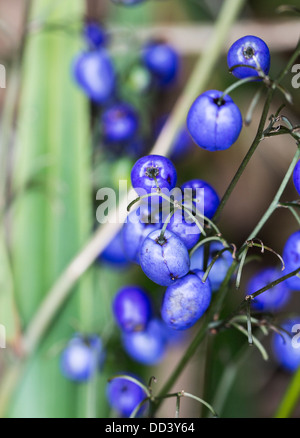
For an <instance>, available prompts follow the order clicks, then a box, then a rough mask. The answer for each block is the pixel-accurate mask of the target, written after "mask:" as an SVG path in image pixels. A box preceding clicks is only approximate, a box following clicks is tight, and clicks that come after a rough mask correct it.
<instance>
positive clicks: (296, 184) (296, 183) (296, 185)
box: [293, 161, 300, 195]
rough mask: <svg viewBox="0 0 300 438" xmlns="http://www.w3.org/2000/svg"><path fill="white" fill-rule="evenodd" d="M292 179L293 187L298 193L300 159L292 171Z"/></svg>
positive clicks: (299, 192) (299, 190)
mask: <svg viewBox="0 0 300 438" xmlns="http://www.w3.org/2000/svg"><path fill="white" fill-rule="evenodd" d="M293 181H294V185H295V188H296V190H297V192H298V194H299V195H300V161H298V163H297V164H296V166H295V169H294V173H293Z"/></svg>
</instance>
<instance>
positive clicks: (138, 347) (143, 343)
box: [122, 319, 167, 365]
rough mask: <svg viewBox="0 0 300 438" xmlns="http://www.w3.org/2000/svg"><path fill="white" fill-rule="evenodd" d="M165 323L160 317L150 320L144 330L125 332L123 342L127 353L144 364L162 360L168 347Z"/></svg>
mask: <svg viewBox="0 0 300 438" xmlns="http://www.w3.org/2000/svg"><path fill="white" fill-rule="evenodd" d="M164 333H165V332H164V329H163V323H162V321H160V320H159V319H152V320H150V321H149V323H148V325H147V327H146V329H145V330H144V331H142V332H132V333H123V336H122V343H123V347H124V349H125V351H126V352H127V354H128V355H129V356H130V357H131V358H132V359H134V360H135V361H137V362H139V363H142V364H144V365H155V364H157V363H159V362H161V361H162V359H163V358H164V356H165V353H166V348H167V339H166V337H165V335H164Z"/></svg>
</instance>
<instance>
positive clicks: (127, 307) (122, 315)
mask: <svg viewBox="0 0 300 438" xmlns="http://www.w3.org/2000/svg"><path fill="white" fill-rule="evenodd" d="M113 313H114V316H115V319H116V321H117V323H118V325H119V327H120V328H121V330H123V331H125V332H133V331H142V330H145V328H146V326H147V324H148V322H149V320H150V318H151V314H152V305H151V301H150V298H149V296H148V295H147V293H146V292H145V291H144V290H143V289H141V288H140V287H137V286H125V287H123V288H122V289H121V290H119V292H118V293H117V294H116V296H115V298H114V301H113Z"/></svg>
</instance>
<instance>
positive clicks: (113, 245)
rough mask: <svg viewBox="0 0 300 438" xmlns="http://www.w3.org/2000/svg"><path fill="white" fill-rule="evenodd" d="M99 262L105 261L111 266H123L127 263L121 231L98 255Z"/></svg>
mask: <svg viewBox="0 0 300 438" xmlns="http://www.w3.org/2000/svg"><path fill="white" fill-rule="evenodd" d="M98 261H99V262H103V261H104V262H107V263H108V264H109V265H111V266H115V267H120V268H121V267H124V266H127V265H128V259H127V257H126V254H125V252H124V246H123V239H122V232H119V233H118V234H116V235H115V237H114V238H113V239H112V241H111V242H110V243H109V244H108V245H107V247H106V248H105V249H104V251H103V252H102V254H100V256H99V257H98Z"/></svg>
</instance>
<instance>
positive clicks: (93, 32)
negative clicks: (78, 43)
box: [83, 21, 107, 49]
mask: <svg viewBox="0 0 300 438" xmlns="http://www.w3.org/2000/svg"><path fill="white" fill-rule="evenodd" d="M83 36H84V38H85V40H86V42H87V44H88V46H89V48H90V49H98V48H99V47H101V46H103V45H104V44H105V43H106V41H107V34H106V32H105V30H104V29H103V28H102V27H101V26H100V24H99V23H97V22H96V21H88V22H87V23H86V24H85V26H84V29H83Z"/></svg>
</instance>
